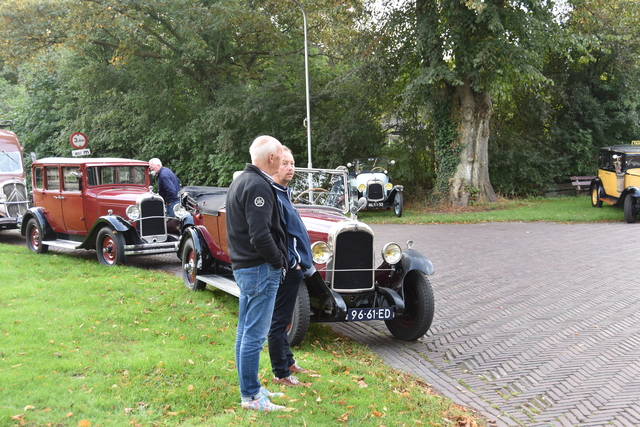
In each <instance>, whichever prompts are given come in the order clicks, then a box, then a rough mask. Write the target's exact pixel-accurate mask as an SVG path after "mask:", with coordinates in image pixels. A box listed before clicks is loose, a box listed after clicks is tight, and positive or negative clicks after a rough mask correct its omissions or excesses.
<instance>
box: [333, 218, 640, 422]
mask: <svg viewBox="0 0 640 427" xmlns="http://www.w3.org/2000/svg"><path fill="white" fill-rule="evenodd" d="M373 229H374V231H375V232H376V239H377V241H378V243H380V244H381V243H383V242H386V241H389V240H394V241H396V242H398V243H402V244H404V242H405V241H406V240H408V239H409V238H411V239H413V240H414V241H415V243H416V245H415V247H416V249H419V250H421V251H422V252H423V253H425V254H426V255H427V256H428V257H429V258H430V259H431V260H432V262H433V264H434V266H435V270H436V272H435V274H434V275H433V276H431V277H430V281H431V283H432V285H433V288H434V293H435V302H436V313H435V318H434V322H433V325H432V327H431V330H430V331H429V333H428V334H427V335H425V336H424V337H423V338H422V339H420V340H419V341H417V342H412V343H405V342H400V341H397V340H395V339H393V338H391V335H390V334H389V332H388V331H387V329H386V327H385V325H384V323H382V322H375V323H372V322H368V323H365V322H362V323H350V324H340V325H336V326H335V329H336V330H338V331H339V332H341V333H343V334H345V335H347V336H349V337H352V338H354V339H356V340H357V341H359V342H361V343H363V344H366V345H368V346H369V347H371V349H372V350H374V351H375V352H377V353H378V354H380V356H381V357H382V358H383V359H384V360H385V361H386V362H387V363H388V364H390V365H391V366H393V367H395V368H399V369H402V370H405V371H408V372H411V373H412V374H414V375H418V376H420V377H423V378H424V379H425V380H426V381H427V382H429V383H430V384H432V385H433V386H434V388H436V389H438V390H439V391H441V392H442V393H443V394H444V395H446V396H447V397H449V398H451V399H452V400H454V401H456V402H457V403H460V404H463V405H466V406H470V407H473V408H475V409H477V410H479V411H480V412H481V413H483V414H484V415H485V416H487V417H488V418H489V419H490V420H495V421H496V425H499V426H511V425H526V426H573V425H580V426H603V425H618V426H637V425H640V311H638V307H640V304H639V303H640V301H639V300H640V273H639V272H640V256H638V255H639V254H640V240H639V239H638V238H637V236H638V235H640V226H638V225H635V224H626V223H616V224H579V225H564V224H549V223H489V224H473V225H383V226H381V225H374V226H373Z"/></svg>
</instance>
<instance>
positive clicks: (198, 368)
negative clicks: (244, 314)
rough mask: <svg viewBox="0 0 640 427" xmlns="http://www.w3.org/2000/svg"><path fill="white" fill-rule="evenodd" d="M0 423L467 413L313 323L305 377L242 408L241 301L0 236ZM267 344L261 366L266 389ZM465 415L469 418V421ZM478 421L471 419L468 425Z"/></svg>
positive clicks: (365, 419)
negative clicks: (267, 401) (274, 406)
mask: <svg viewBox="0 0 640 427" xmlns="http://www.w3.org/2000/svg"><path fill="white" fill-rule="evenodd" d="M0 277H2V286H1V288H0V289H1V291H0V426H127V425H131V426H214V425H215V426H218V425H227V426H245V425H250V424H258V425H277V426H301V425H318V426H331V425H358V426H360V425H363V426H383V425H393V426H402V425H407V426H413V425H442V426H444V425H453V424H455V423H456V422H457V421H460V422H461V423H464V422H465V421H469V420H472V419H471V418H468V417H470V415H469V414H468V413H465V412H463V411H462V410H461V408H459V407H458V406H457V405H455V404H453V403H452V402H451V401H449V400H446V399H443V398H441V397H438V396H435V395H433V394H432V393H431V391H430V389H429V386H428V384H426V383H424V382H423V381H421V380H419V379H416V378H414V377H410V376H408V375H404V374H402V373H400V372H398V371H394V370H392V369H390V368H388V367H387V366H385V364H384V363H383V362H382V361H381V359H379V358H378V357H377V356H376V355H375V354H373V353H371V352H370V351H369V350H368V349H367V348H365V347H363V346H360V345H358V344H356V343H354V342H352V341H351V340H348V339H345V338H341V337H339V336H337V335H335V334H334V333H333V332H332V330H331V329H330V328H328V327H327V326H326V325H312V328H311V331H310V333H309V335H308V337H307V339H306V340H305V342H304V343H303V344H302V346H301V347H300V348H297V349H296V350H295V353H296V356H297V358H298V361H299V363H300V364H301V365H302V366H304V367H307V368H309V369H313V370H315V371H317V372H318V374H317V375H315V376H313V377H310V378H306V380H307V381H312V383H313V384H312V386H311V387H310V388H308V389H307V388H300V389H287V390H286V392H287V394H286V397H285V398H281V399H274V401H275V402H276V403H280V404H284V405H286V406H287V407H288V408H292V410H293V411H292V412H286V413H283V412H275V413H269V414H266V413H255V412H252V411H245V410H242V409H240V408H239V400H240V398H239V392H238V381H237V373H236V370H235V361H234V354H233V347H234V340H235V330H236V320H237V317H236V315H237V313H236V310H237V300H236V299H235V298H234V297H231V296H228V295H226V294H224V293H223V292H220V291H210V290H207V291H204V292H197V293H192V292H189V291H188V290H186V288H184V287H183V286H182V282H181V280H180V279H178V278H177V277H175V276H173V275H170V274H165V273H161V272H154V271H147V270H142V269H137V268H134V267H112V268H109V267H104V266H102V265H100V264H99V263H98V262H97V261H95V260H93V259H90V260H85V259H81V258H78V257H73V256H67V255H62V254H55V253H49V254H46V255H38V254H34V253H31V252H29V251H28V250H27V249H26V248H24V247H18V246H11V245H5V244H0ZM270 371H271V370H270V365H269V359H268V352H267V351H266V350H265V351H264V352H263V354H262V357H261V369H260V374H261V376H262V379H263V382H264V383H265V385H267V386H268V387H269V388H270V389H271V390H276V389H277V387H275V386H274V385H273V384H271V383H269V381H268V380H269V379H270V378H271V372H270ZM464 425H467V424H464ZM468 425H472V424H468Z"/></svg>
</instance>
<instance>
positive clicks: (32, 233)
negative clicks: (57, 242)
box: [26, 218, 49, 254]
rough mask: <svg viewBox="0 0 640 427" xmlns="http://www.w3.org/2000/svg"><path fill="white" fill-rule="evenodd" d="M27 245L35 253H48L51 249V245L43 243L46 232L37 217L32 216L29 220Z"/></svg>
mask: <svg viewBox="0 0 640 427" xmlns="http://www.w3.org/2000/svg"><path fill="white" fill-rule="evenodd" d="M26 235H27V247H28V248H29V249H30V250H32V251H33V252H35V253H38V254H46V253H47V252H48V251H49V246H48V245H44V244H43V243H42V239H43V238H44V233H43V232H42V229H41V228H40V226H39V225H38V221H36V220H35V218H31V219H30V220H29V222H27V233H26Z"/></svg>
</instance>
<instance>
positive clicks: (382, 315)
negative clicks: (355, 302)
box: [347, 307, 394, 322]
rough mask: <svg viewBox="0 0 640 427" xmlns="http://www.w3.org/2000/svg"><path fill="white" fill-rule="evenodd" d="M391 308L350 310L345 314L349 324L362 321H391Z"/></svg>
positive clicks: (392, 313)
mask: <svg viewBox="0 0 640 427" xmlns="http://www.w3.org/2000/svg"><path fill="white" fill-rule="evenodd" d="M393 315H394V312H393V307H381V308H350V309H349V311H348V312H347V320H348V321H349V322H360V321H364V320H388V319H393Z"/></svg>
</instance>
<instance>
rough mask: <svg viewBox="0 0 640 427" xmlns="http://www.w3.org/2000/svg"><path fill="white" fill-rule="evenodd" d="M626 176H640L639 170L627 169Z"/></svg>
mask: <svg viewBox="0 0 640 427" xmlns="http://www.w3.org/2000/svg"><path fill="white" fill-rule="evenodd" d="M626 172H627V175H633V176H640V168H635V169H627V171H626Z"/></svg>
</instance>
